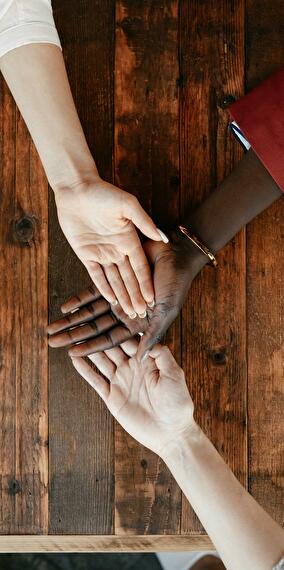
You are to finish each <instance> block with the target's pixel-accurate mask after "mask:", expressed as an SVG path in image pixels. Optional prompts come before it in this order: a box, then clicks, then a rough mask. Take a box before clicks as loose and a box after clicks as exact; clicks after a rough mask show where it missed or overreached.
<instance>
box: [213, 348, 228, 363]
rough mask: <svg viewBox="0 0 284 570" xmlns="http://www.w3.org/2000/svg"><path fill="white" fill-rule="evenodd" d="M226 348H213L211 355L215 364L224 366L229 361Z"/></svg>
mask: <svg viewBox="0 0 284 570" xmlns="http://www.w3.org/2000/svg"><path fill="white" fill-rule="evenodd" d="M226 352H227V351H226V348H219V349H218V350H212V351H211V352H210V357H211V359H212V360H213V362H214V364H217V365H218V366H222V365H224V364H226V362H227V354H226Z"/></svg>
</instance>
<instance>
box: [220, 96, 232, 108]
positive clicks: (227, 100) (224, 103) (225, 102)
mask: <svg viewBox="0 0 284 570" xmlns="http://www.w3.org/2000/svg"><path fill="white" fill-rule="evenodd" d="M235 100H236V98H235V97H234V96H233V95H223V97H222V98H221V100H220V102H219V107H221V109H227V107H230V105H232V104H233V103H234V102H235Z"/></svg>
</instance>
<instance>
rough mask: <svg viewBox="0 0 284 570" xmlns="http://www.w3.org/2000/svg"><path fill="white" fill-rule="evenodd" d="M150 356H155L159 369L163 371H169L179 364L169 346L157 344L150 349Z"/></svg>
mask: <svg viewBox="0 0 284 570" xmlns="http://www.w3.org/2000/svg"><path fill="white" fill-rule="evenodd" d="M150 356H151V357H152V358H154V360H155V362H156V366H157V368H158V370H160V372H162V373H163V372H165V373H167V372H169V369H172V367H173V366H178V364H177V362H176V360H175V358H174V356H173V354H172V353H171V351H170V349H169V347H168V346H163V345H161V344H156V345H155V346H154V348H152V350H151V351H150Z"/></svg>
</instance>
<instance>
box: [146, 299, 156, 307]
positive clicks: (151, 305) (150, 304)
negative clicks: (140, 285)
mask: <svg viewBox="0 0 284 570" xmlns="http://www.w3.org/2000/svg"><path fill="white" fill-rule="evenodd" d="M147 305H148V307H149V309H153V308H154V307H155V301H154V299H153V301H151V303H147Z"/></svg>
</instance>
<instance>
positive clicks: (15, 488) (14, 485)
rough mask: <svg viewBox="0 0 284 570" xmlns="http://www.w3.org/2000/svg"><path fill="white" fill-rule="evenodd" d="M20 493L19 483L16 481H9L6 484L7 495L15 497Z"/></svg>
mask: <svg viewBox="0 0 284 570" xmlns="http://www.w3.org/2000/svg"><path fill="white" fill-rule="evenodd" d="M20 491H21V485H20V482H19V481H17V479H15V478H13V479H10V481H9V483H8V493H9V495H17V493H20Z"/></svg>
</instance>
